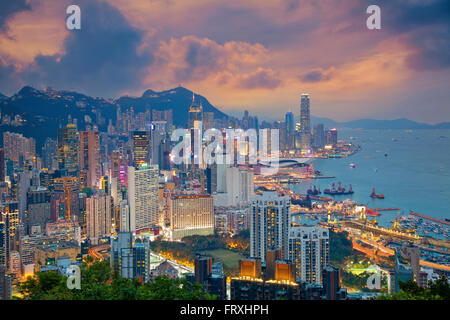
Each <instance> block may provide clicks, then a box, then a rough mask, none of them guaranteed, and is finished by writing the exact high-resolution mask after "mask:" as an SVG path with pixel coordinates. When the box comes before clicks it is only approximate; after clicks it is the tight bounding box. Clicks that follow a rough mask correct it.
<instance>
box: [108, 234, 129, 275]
mask: <svg viewBox="0 0 450 320" xmlns="http://www.w3.org/2000/svg"><path fill="white" fill-rule="evenodd" d="M110 265H111V268H113V269H114V270H118V271H119V274H120V276H121V277H122V278H126V279H132V278H133V277H134V269H133V234H132V233H131V232H119V233H118V234H117V237H115V238H112V239H111V256H110Z"/></svg>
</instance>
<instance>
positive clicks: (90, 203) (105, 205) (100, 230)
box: [86, 193, 112, 244]
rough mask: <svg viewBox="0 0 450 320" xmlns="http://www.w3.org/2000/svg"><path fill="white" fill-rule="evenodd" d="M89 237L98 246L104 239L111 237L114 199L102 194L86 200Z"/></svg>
mask: <svg viewBox="0 0 450 320" xmlns="http://www.w3.org/2000/svg"><path fill="white" fill-rule="evenodd" d="M86 224H87V226H86V227H87V236H88V237H89V239H90V240H91V243H92V244H98V242H99V240H100V239H101V238H103V237H108V236H110V235H111V226H112V198H111V196H109V195H107V194H105V193H100V194H96V195H92V196H91V197H89V198H86Z"/></svg>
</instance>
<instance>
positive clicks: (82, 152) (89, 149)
mask: <svg viewBox="0 0 450 320" xmlns="http://www.w3.org/2000/svg"><path fill="white" fill-rule="evenodd" d="M79 141H80V142H79V145H80V147H79V155H78V159H79V161H78V169H79V170H80V171H84V172H86V175H87V181H86V182H87V186H88V187H90V188H92V187H94V188H96V187H98V186H99V181H100V178H101V175H102V170H101V163H100V161H101V160H100V139H99V133H98V131H80V139H79Z"/></svg>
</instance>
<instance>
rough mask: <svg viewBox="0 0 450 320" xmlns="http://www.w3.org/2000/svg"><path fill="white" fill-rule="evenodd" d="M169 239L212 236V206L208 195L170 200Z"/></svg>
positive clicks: (179, 196)
mask: <svg viewBox="0 0 450 320" xmlns="http://www.w3.org/2000/svg"><path fill="white" fill-rule="evenodd" d="M169 206H170V228H169V230H168V231H169V237H170V238H171V239H181V238H183V237H186V236H191V235H210V234H214V204H213V197H212V196H210V195H175V196H172V197H171V198H170V202H169Z"/></svg>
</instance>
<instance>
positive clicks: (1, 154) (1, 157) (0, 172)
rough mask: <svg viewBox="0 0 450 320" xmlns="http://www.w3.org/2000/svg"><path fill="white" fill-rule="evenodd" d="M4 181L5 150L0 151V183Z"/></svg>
mask: <svg viewBox="0 0 450 320" xmlns="http://www.w3.org/2000/svg"><path fill="white" fill-rule="evenodd" d="M3 181H5V150H4V149H3V148H2V149H0V182H3Z"/></svg>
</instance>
